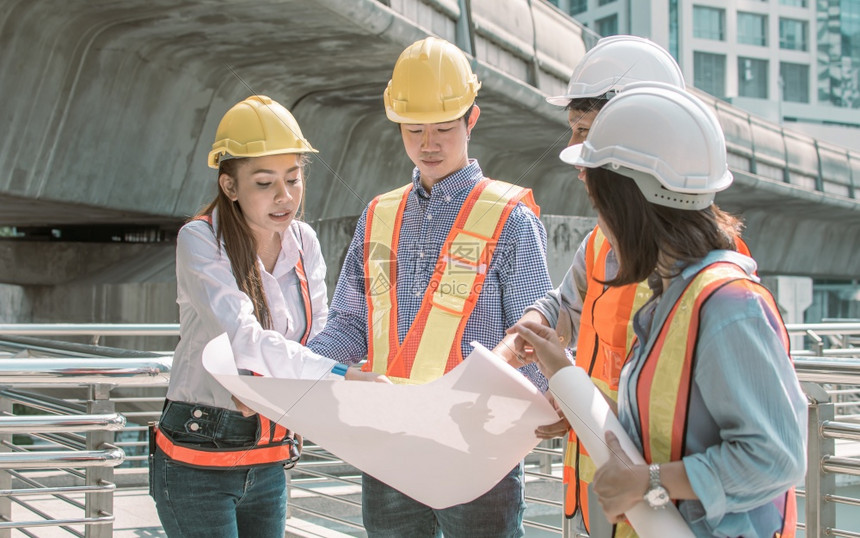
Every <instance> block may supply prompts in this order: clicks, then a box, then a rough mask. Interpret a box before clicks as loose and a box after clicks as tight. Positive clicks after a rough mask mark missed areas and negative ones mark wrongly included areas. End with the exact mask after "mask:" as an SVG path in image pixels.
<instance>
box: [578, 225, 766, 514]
mask: <svg viewBox="0 0 860 538" xmlns="http://www.w3.org/2000/svg"><path fill="white" fill-rule="evenodd" d="M737 247H738V252H740V253H741V254H744V255H746V256H750V252H749V248H748V247H747V245H746V244H745V243H744V242H743V241H742V240H741V239H740V238H738V240H737ZM610 250H611V246H610V244H609V241H607V240H606V237H605V236H604V235H603V232H602V231H601V230H600V228H598V227H596V226H595V228H594V230H593V232H592V233H591V235H590V236H589V238H588V242H587V243H586V245H585V274H586V278H587V283H588V287H587V289H586V294H585V300H584V301H583V305H582V316H581V318H580V324H579V336H578V338H577V344H576V365H577V366H579V367H581V368H583V369H584V370H585V371H586V372H588V374H589V376H590V377H591V380H592V381H593V382H594V384H595V385H596V386H597V387H598V388H600V389H601V390H602V391H603V392H604V393H605V394H606V395H607V396H609V397H610V398H612V400H613V401H617V400H618V379H619V377H620V376H621V368H622V366H624V361H625V360H626V357H627V354H628V352H629V350H630V347H631V344H632V343H633V338H634V333H633V315H634V314H635V313H636V312H637V311H638V310H639V309H640V308H641V307H642V305H644V304H645V303H646V302H647V301H648V299H649V298H650V297H651V289H650V288H649V287H648V283H647V282H640V283H639V284H628V285H626V286H615V287H607V286H604V285H603V284H601V283H600V282H599V281H605V280H607V275H606V257H607V255H608V254H609V251H610ZM596 471H597V467H596V466H595V465H594V462H593V461H592V460H591V458H590V457H589V456H588V452H587V451H586V450H585V447H584V446H582V444H581V443H580V442H579V439H578V438H577V437H576V434H575V432H574V431H573V430H571V431H570V432H569V434H568V442H567V450H566V451H565V456H564V473H563V475H564V483H565V485H566V494H565V502H564V512H565V515H566V516H567V517H569V518H570V517H573V516H574V515H575V514H576V512H577V510H580V511H581V512H582V519H583V523H584V525H585V526H586V530H587V529H588V528H589V519H588V484H590V483H591V481H592V480H593V479H594V473H595V472H596Z"/></svg>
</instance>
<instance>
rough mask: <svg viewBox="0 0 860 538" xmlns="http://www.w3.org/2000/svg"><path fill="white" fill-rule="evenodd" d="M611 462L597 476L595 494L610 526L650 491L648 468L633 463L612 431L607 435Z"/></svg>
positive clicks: (620, 519) (622, 518) (594, 484)
mask: <svg viewBox="0 0 860 538" xmlns="http://www.w3.org/2000/svg"><path fill="white" fill-rule="evenodd" d="M606 447H607V448H608V449H609V452H610V454H611V455H610V457H609V461H607V462H606V463H605V464H603V466H602V467H600V468H599V469H598V470H597V472H596V473H595V474H594V482H592V485H593V487H594V492H595V493H596V494H597V498H598V500H599V501H600V506H602V507H603V512H604V513H605V514H606V518H607V519H608V520H609V521H610V523H619V522H621V521H624V513H625V512H626V511H627V510H630V509H631V508H633V506H635V505H636V504H637V503H638V502H640V501H642V500H643V498H644V496H645V493H646V492H647V491H648V483H649V473H648V466H647V465H636V464H634V463H633V462H632V461H631V460H630V458H629V457H627V454H626V453H625V452H624V449H623V448H621V443H619V442H618V438H617V437H615V434H613V433H612V432H606Z"/></svg>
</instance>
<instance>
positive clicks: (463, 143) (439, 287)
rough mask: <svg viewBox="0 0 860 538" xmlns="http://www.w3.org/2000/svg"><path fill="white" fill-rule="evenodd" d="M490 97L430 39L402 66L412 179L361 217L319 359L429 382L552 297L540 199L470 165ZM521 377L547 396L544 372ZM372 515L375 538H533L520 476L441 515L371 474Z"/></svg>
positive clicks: (393, 100) (402, 120)
mask: <svg viewBox="0 0 860 538" xmlns="http://www.w3.org/2000/svg"><path fill="white" fill-rule="evenodd" d="M479 88H480V82H478V80H477V77H476V76H475V75H474V73H472V69H471V67H470V65H469V61H468V60H467V58H466V56H465V55H464V54H463V52H462V51H460V49H458V48H457V47H456V46H454V45H452V44H451V43H448V42H447V41H444V40H442V39H437V38H433V37H429V38H427V39H423V40H421V41H418V42H416V43H414V44H412V45H410V46H409V47H407V48H406V50H404V51H403V53H402V54H401V55H400V58H399V59H398V60H397V63H396V65H395V67H394V72H393V74H392V77H391V81H390V82H389V84H388V87H387V88H386V90H385V93H384V96H383V97H384V101H385V110H386V114H387V116H388V118H389V119H390V120H391V121H393V122H395V123H398V124H400V133H401V136H402V139H403V145H404V148H405V150H406V154H407V155H408V156H409V158H410V159H411V160H412V162H413V163H414V164H415V168H414V170H413V172H412V181H411V182H410V183H409V184H407V185H405V186H403V187H401V188H399V189H396V190H394V191H391V192H388V193H385V194H382V195H380V196H378V197H376V198H375V199H374V200H373V201H372V202H371V203H370V204H369V205H368V208H367V209H366V211H365V212H364V214H363V215H362V216H361V218H360V220H359V222H358V226H357V228H356V232H355V236H354V237H353V240H352V244H351V245H350V248H349V251H348V252H347V256H346V259H345V261H344V266H343V269H342V271H341V274H340V279H339V280H338V284H337V288H336V289H335V292H334V297H333V299H332V304H331V309H330V312H329V319H328V325H327V326H326V328H325V330H324V331H323V332H322V333H321V334H320V335H319V336H318V337H317V338H315V339H314V340H312V341H311V342H310V344H309V346H310V348H311V349H313V350H314V351H316V352H317V353H319V354H321V355H323V356H326V357H331V358H333V359H335V360H338V361H341V362H344V363H354V362H357V361H360V360H361V359H363V358H364V357H365V356H366V357H367V359H368V360H367V363H366V365H365V368H366V369H368V370H371V371H374V372H377V373H380V374H385V375H387V376H388V377H389V378H390V379H391V380H392V381H394V382H395V383H409V384H419V383H426V382H428V381H432V380H434V379H437V378H438V377H440V376H442V375H444V374H445V373H446V372H448V371H449V370H451V369H452V368H454V367H455V366H456V365H457V364H459V363H460V362H462V361H463V359H464V358H465V357H466V356H468V354H469V352H470V349H471V348H470V346H469V342H472V341H475V340H476V341H478V342H480V343H482V344H484V345H485V346H488V347H492V346H494V345H495V344H496V343H497V342H498V341H499V340H501V338H502V337H503V336H504V334H505V330H506V329H507V328H508V327H510V326H511V325H513V324H514V323H515V322H516V321H517V320H518V319H519V318H520V316H521V315H522V313H523V310H524V308H525V307H526V306H528V305H530V304H532V303H533V302H534V301H535V300H537V299H538V298H540V297H541V296H543V294H544V293H546V292H547V291H549V290H550V289H551V287H552V286H551V283H550V279H549V273H548V271H547V267H546V231H545V230H544V228H543V226H542V224H541V223H540V220H538V211H539V209H538V207H537V205H536V204H535V203H534V199H533V197H532V194H531V191H530V190H529V189H524V188H521V187H518V186H515V185H511V184H508V183H503V182H501V181H494V180H490V179H487V178H486V177H484V173H483V171H482V170H481V167H480V166H479V165H478V162H477V161H476V160H474V159H469V156H468V147H469V138H470V136H471V133H472V129H473V128H474V126H475V123H476V122H477V121H478V116H479V115H480V109H479V108H478V107H477V106H476V105H475V96H476V95H477V92H478V89H479ZM523 370H524V371H523V373H524V374H525V375H527V376H528V377H529V378H530V379H531V380H532V382H534V383H535V384H536V385H538V386H539V387H540V388H541V389H545V386H546V385H545V383H546V381H545V379H543V377H542V376H541V375H540V373H539V372H537V370H535V369H534V366H533V365H529V366H528V367H526V368H524V369H523ZM403 456H404V457H406V458H408V457H410V456H411V454H404V455H403ZM422 464H423V462H420V461H416V462H415V465H416V466H417V465H422ZM464 480H468V477H464ZM449 486H450V487H452V488H456V487H457V484H450V485H449ZM362 508H363V515H364V525H365V528H366V529H367V532H368V535H369V536H371V537H374V536H385V537H403V536H436V535H438V534H439V533H442V532H443V533H444V534H445V536H446V537H448V538H455V537H458V536H462V537H468V538H474V537H477V536H487V537H490V536H492V537H515V536H523V526H522V514H523V510H524V508H525V503H524V500H523V474H522V465H518V466H517V467H516V468H515V469H513V470H512V471H511V472H510V473H509V474H508V475H507V476H505V477H504V478H502V480H501V481H500V482H499V483H498V484H497V485H496V486H494V487H493V488H492V489H491V490H490V491H488V492H487V493H485V494H484V495H483V496H481V497H479V498H477V499H475V500H473V501H471V502H469V503H465V504H461V505H457V506H454V507H451V508H446V509H442V510H435V509H432V508H430V507H429V506H426V505H423V504H421V503H419V502H417V501H415V500H414V499H411V498H410V497H407V496H406V495H404V494H402V493H400V492H399V491H397V490H395V489H393V488H391V487H389V486H387V485H386V484H384V483H382V482H380V481H378V480H376V479H375V478H373V477H371V476H369V475H364V477H363V501H362Z"/></svg>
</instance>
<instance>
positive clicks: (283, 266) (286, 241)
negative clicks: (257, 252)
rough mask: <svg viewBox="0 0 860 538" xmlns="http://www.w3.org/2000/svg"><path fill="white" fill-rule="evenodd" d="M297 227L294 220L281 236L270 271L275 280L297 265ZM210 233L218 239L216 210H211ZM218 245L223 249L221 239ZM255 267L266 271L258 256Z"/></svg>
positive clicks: (298, 232)
mask: <svg viewBox="0 0 860 538" xmlns="http://www.w3.org/2000/svg"><path fill="white" fill-rule="evenodd" d="M299 226H301V225H300V224H299V223H298V221H295V220H294V221H293V222H292V223H290V227H289V228H287V231H286V232H284V234H283V235H282V236H281V252H280V253H279V254H278V259H277V261H275V268H274V270H273V271H272V276H273V277H275V278H280V277H281V276H282V275H284V274H286V273H288V272H290V271H291V270H292V269H293V267H295V266H296V265H298V263H299V249H300V248H301V245H300V244H299V241H298V239H296V237H297V236H298V235H301V230H299ZM212 231H213V232H214V233H215V237H218V209H217V208H216V209H213V210H212ZM220 243H221V248H224V239H223V238H222V239H221V241H220ZM257 267H259V268H260V271H265V270H266V269H265V267H264V266H263V262H262V260H260V258H259V256H258V257H257Z"/></svg>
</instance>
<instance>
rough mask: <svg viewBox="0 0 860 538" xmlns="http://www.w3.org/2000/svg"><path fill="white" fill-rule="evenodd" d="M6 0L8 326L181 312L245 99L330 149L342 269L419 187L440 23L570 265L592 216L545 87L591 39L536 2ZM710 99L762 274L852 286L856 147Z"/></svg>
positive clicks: (2, 54)
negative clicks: (226, 119) (364, 229)
mask: <svg viewBox="0 0 860 538" xmlns="http://www.w3.org/2000/svg"><path fill="white" fill-rule="evenodd" d="M4 5H5V8H6V9H4V10H3V14H0V95H3V101H2V104H0V115H2V118H3V120H4V121H3V126H4V128H5V129H4V135H3V137H2V138H0V170H2V173H0V226H9V227H16V228H17V230H18V231H19V232H21V233H22V234H23V235H24V237H22V238H19V239H8V240H3V241H0V254H2V256H0V282H3V283H5V285H3V286H0V298H2V299H3V301H0V304H3V305H5V306H2V307H0V318H4V320H5V321H60V320H69V321H133V322H138V321H139V322H155V321H173V320H175V306H174V305H173V300H172V295H171V294H172V293H173V292H172V283H171V281H172V248H171V244H170V241H171V239H172V236H173V234H174V233H175V230H176V229H177V227H178V226H179V225H180V224H181V222H182V221H183V220H184V219H185V218H186V217H187V216H189V215H191V214H193V213H194V212H195V211H196V210H197V209H198V208H199V207H200V206H201V205H202V204H203V203H204V202H205V201H207V200H208V199H210V198H211V196H212V194H213V193H214V188H215V178H214V174H213V172H212V171H211V170H210V169H208V168H207V167H206V165H205V157H206V154H207V152H208V150H209V147H210V144H211V140H212V137H213V134H214V132H215V127H216V125H217V122H218V120H219V119H220V117H221V115H222V114H223V113H224V111H225V110H227V108H229V107H230V106H231V105H232V104H233V103H235V102H237V101H238V100H240V99H242V98H244V97H246V96H247V95H249V94H251V93H263V94H267V95H270V96H271V97H273V98H275V99H277V100H278V101H280V102H281V103H283V104H284V105H285V106H287V107H288V108H290V109H291V110H292V111H293V113H294V114H295V115H296V117H297V118H298V120H299V122H300V124H301V125H302V129H303V131H304V132H305V135H306V136H307V137H308V138H309V139H310V140H311V141H312V143H313V144H314V145H315V146H316V147H317V148H318V149H319V150H320V154H319V156H317V157H316V158H315V161H314V163H313V165H312V166H311V169H310V179H309V181H308V183H307V215H306V217H307V219H308V220H311V221H321V222H320V223H319V225H318V228H319V230H320V234H321V236H322V238H323V241H324V242H325V243H326V244H325V248H326V250H327V252H326V256H327V259H328V261H329V265H330V274H331V275H332V279H334V278H335V277H336V275H337V270H338V268H339V261H340V257H341V256H342V250H343V246H344V244H345V241H346V240H347V239H348V237H349V236H351V233H352V229H351V226H352V218H353V217H354V216H356V215H358V214H359V213H360V212H361V210H362V209H363V207H364V206H365V204H366V203H367V202H368V201H369V200H370V199H371V198H372V197H373V196H374V195H375V194H378V193H380V192H383V191H385V190H387V189H389V188H393V187H395V186H398V185H400V184H403V183H404V181H406V180H407V178H408V174H409V171H410V169H411V164H410V163H409V161H408V160H407V158H406V156H405V154H404V153H403V151H402V146H401V142H400V139H399V134H398V131H397V129H396V128H395V127H394V126H393V124H391V123H389V122H388V121H387V119H386V118H385V115H384V112H383V107H382V91H383V89H384V88H385V84H386V83H387V81H388V79H389V78H390V74H391V69H392V67H393V65H394V62H395V60H396V58H397V56H398V54H399V53H400V51H401V50H402V49H403V48H404V47H405V46H406V45H408V44H409V43H411V42H413V41H415V40H417V39H420V38H423V37H425V36H426V35H428V34H431V33H432V34H436V35H439V36H441V37H444V38H446V39H448V40H450V41H452V42H456V43H457V44H458V45H459V46H460V47H461V48H463V49H464V50H466V51H467V52H469V53H470V54H472V55H473V56H474V57H475V60H474V62H473V63H474V68H475V70H476V72H477V73H478V76H479V78H480V79H481V80H482V81H483V88H482V90H481V92H480V94H479V96H478V103H479V105H480V106H481V108H482V114H481V119H480V121H479V122H478V125H477V127H476V130H475V132H474V134H473V137H472V144H471V147H470V152H471V154H472V156H474V157H477V158H478V159H479V160H480V161H481V164H482V165H483V167H484V170H485V172H486V173H487V174H488V175H490V176H491V177H496V178H498V179H504V180H507V181H511V182H516V183H519V184H523V185H527V186H530V187H533V188H534V189H535V193H536V198H537V200H538V202H539V203H540V205H541V206H542V208H543V211H544V214H546V215H554V217H552V218H547V219H546V220H545V222H546V223H547V225H548V231H549V235H550V239H551V251H552V252H551V256H552V257H553V260H554V262H553V263H554V264H555V266H556V267H557V271H561V270H562V269H563V268H564V266H565V264H566V263H567V262H568V261H569V259H570V254H571V250H572V249H573V248H575V247H576V244H577V243H578V239H579V237H580V236H581V234H582V233H583V232H584V231H585V230H587V229H588V227H589V225H590V223H591V222H592V221H591V218H592V217H593V214H592V212H591V209H590V204H589V203H588V201H587V199H586V196H585V193H584V189H583V188H582V187H581V185H580V183H579V182H578V181H575V180H573V174H572V173H571V170H570V168H569V167H567V166H566V165H564V164H562V163H561V162H560V161H559V160H558V158H557V154H558V151H559V150H560V149H561V147H562V146H563V144H564V142H565V141H566V140H567V137H568V136H569V134H568V130H567V125H566V121H565V114H564V113H563V112H561V111H560V110H558V109H556V108H554V107H551V106H550V105H548V104H546V103H545V101H544V97H545V96H546V95H549V94H555V93H558V92H560V91H561V90H563V88H564V87H565V84H566V80H567V77H568V76H569V73H570V71H571V70H572V67H573V66H574V65H575V64H576V62H577V61H578V60H579V58H580V57H581V56H582V54H583V53H584V52H585V50H587V48H588V47H590V46H591V45H592V44H593V42H594V41H595V40H596V38H595V37H594V36H593V35H590V34H588V32H587V31H586V30H584V29H583V28H581V27H580V26H579V25H578V24H577V23H575V22H574V21H573V20H571V19H570V18H568V17H567V16H565V15H564V14H563V13H561V12H560V11H558V10H557V9H555V8H554V7H553V6H551V5H550V4H548V3H547V2H545V1H543V0H269V1H259V0H258V1H251V0H247V1H236V0H100V1H95V2H90V1H84V0H71V1H69V0H38V1H32V0H6V1H5V2H4ZM699 95H700V96H701V97H702V98H703V99H706V100H707V101H708V102H709V103H711V104H712V105H713V106H714V107H715V110H717V112H718V115H719V116H720V119H721V122H722V123H723V126H724V128H725V130H726V135H727V139H728V143H729V150H730V154H729V161H730V164H731V166H732V168H733V170H734V171H735V173H736V177H737V180H736V183H735V185H734V186H733V187H732V188H731V189H730V190H729V191H727V192H725V193H721V194H720V196H719V197H718V202H719V203H720V204H721V205H722V206H723V207H724V208H727V209H729V210H732V211H734V212H736V213H739V214H741V215H742V216H744V217H745V219H746V221H747V225H748V227H747V231H746V233H745V236H746V238H747V240H748V242H749V244H750V245H751V247H752V249H753V252H754V253H755V255H756V258H757V259H758V260H759V263H760V266H761V267H760V271H761V272H762V273H763V274H781V275H804V276H812V277H825V278H843V279H846V278H857V276H858V274H860V200H858V198H860V194H858V191H860V155H858V154H854V153H852V152H849V151H847V150H845V149H843V148H838V147H833V146H829V145H827V144H825V143H823V142H820V141H816V140H814V139H811V138H807V137H804V136H802V135H799V134H792V133H790V132H789V131H788V130H783V129H782V128H780V127H779V126H776V125H773V124H768V123H767V122H764V121H762V120H759V119H757V118H754V117H750V116H749V115H748V114H746V113H743V112H741V111H739V110H737V109H735V108H732V107H731V106H730V105H727V104H725V103H722V102H717V101H716V100H714V99H712V98H710V97H709V96H707V95H704V94H701V93H700V94H699ZM654 134H655V136H659V133H654ZM679 151H683V148H679ZM576 217H584V218H576ZM83 241H88V242H83ZM141 243H145V244H141Z"/></svg>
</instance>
